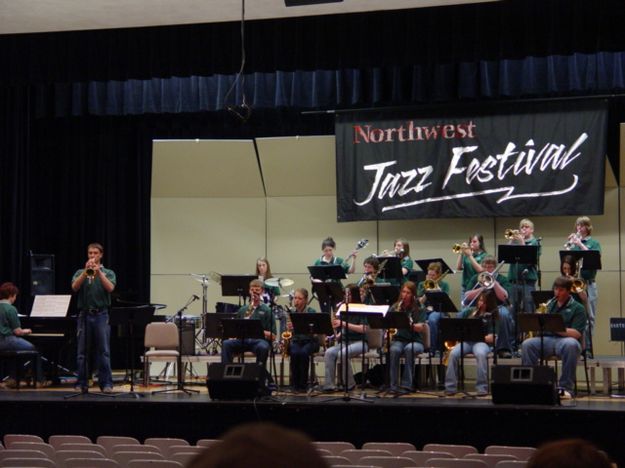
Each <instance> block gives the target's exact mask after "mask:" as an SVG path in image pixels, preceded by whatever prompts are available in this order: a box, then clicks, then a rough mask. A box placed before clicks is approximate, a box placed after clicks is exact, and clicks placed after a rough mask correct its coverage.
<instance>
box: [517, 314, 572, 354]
mask: <svg viewBox="0 0 625 468" xmlns="http://www.w3.org/2000/svg"><path fill="white" fill-rule="evenodd" d="M519 329H520V330H521V331H522V332H524V333H529V332H538V333H539V334H540V365H541V366H542V365H544V361H545V343H544V338H545V337H544V334H545V332H550V333H554V334H555V333H560V332H563V331H566V328H565V327H564V320H563V318H562V315H560V314H520V315H519Z"/></svg>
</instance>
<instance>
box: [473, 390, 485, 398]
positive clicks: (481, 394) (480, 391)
mask: <svg viewBox="0 0 625 468" xmlns="http://www.w3.org/2000/svg"><path fill="white" fill-rule="evenodd" d="M475 395H476V396H478V397H485V396H488V392H487V391H486V390H478V391H477V392H476V393H475Z"/></svg>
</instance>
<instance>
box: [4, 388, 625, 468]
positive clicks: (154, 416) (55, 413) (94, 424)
mask: <svg viewBox="0 0 625 468" xmlns="http://www.w3.org/2000/svg"><path fill="white" fill-rule="evenodd" d="M196 383H197V385H190V386H189V387H188V388H190V389H194V390H198V391H199V393H197V394H193V395H186V394H184V393H181V392H174V393H165V394H156V395H153V394H152V393H151V392H152V391H153V390H157V389H163V388H175V386H169V387H162V386H154V385H153V386H150V387H149V388H145V387H143V386H136V387H135V390H136V391H137V392H138V393H139V394H141V395H142V396H141V397H135V396H132V395H130V394H129V390H130V387H129V385H117V386H116V387H115V391H116V392H118V393H117V394H116V395H115V397H103V396H98V395H97V393H96V391H97V387H96V388H93V392H92V393H89V394H84V395H79V396H77V397H75V398H70V399H66V398H65V397H66V396H67V395H69V394H72V393H73V388H72V387H69V386H66V387H55V388H46V389H40V390H33V389H29V388H22V389H20V390H2V391H0V412H1V414H2V415H3V417H2V418H0V429H1V432H2V433H3V434H5V433H29V434H37V435H40V436H42V437H44V438H47V437H48V436H50V435H52V434H84V435H87V436H89V437H91V438H92V439H93V440H95V438H96V437H97V436H99V435H129V436H134V437H137V438H138V439H140V440H144V439H145V438H147V437H182V438H184V439H187V440H188V441H189V442H191V443H193V442H195V441H196V440H198V439H201V438H218V437H220V436H221V435H222V434H223V433H224V432H225V431H227V430H228V429H229V428H231V427H233V426H235V425H237V424H240V423H243V422H249V421H274V422H276V423H278V424H281V425H284V426H287V427H291V428H296V429H299V430H302V431H304V432H306V433H307V434H309V436H310V437H311V438H313V439H315V440H347V441H350V442H352V443H354V444H355V445H356V446H357V447H360V446H361V445H362V444H363V443H364V442H369V441H396V442H400V441H402V442H403V441H405V442H411V443H413V444H414V445H415V446H416V447H417V448H421V447H422V446H423V445H424V444H426V443H430V442H439V443H460V444H471V445H474V446H476V447H477V448H478V449H479V450H480V451H482V450H483V449H484V448H485V447H486V446H488V445H491V444H499V445H528V446H537V445H540V443H542V442H544V441H547V440H553V439H556V438H564V437H583V438H585V439H589V440H592V441H593V442H595V443H596V444H598V445H599V446H600V447H601V448H602V449H604V450H606V452H608V453H609V454H610V455H611V456H612V457H613V458H614V459H615V460H616V461H617V462H618V463H619V464H621V465H622V466H625V447H624V444H623V442H622V441H623V428H624V427H625V399H620V398H610V397H609V396H603V395H598V396H584V395H582V396H579V397H578V398H577V399H575V400H564V401H563V402H562V404H561V405H557V406H548V405H512V404H506V405H502V404H494V403H493V401H492V399H491V398H490V397H482V398H465V397H463V395H461V394H457V395H455V396H453V397H448V396H444V394H443V393H442V392H431V393H413V394H409V395H405V396H401V397H399V398H392V397H390V396H382V397H378V396H377V395H376V391H375V389H366V397H365V398H362V395H361V391H360V390H357V391H355V392H353V393H351V397H352V399H349V401H345V400H344V398H343V397H344V396H345V395H344V394H343V393H342V392H336V393H333V394H320V395H317V396H314V397H309V396H306V395H305V394H290V393H287V392H276V393H275V394H274V395H273V396H272V397H263V398H257V399H255V400H227V401H226V400H224V401H217V400H211V399H210V396H209V394H208V392H207V388H206V386H205V385H204V383H203V382H202V381H201V380H200V381H198V382H196ZM363 400H364V401H363Z"/></svg>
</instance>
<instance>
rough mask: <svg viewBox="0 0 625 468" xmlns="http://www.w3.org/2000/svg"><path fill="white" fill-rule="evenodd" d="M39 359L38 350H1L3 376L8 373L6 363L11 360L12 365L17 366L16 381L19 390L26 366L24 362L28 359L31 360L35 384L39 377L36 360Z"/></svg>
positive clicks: (0, 362)
mask: <svg viewBox="0 0 625 468" xmlns="http://www.w3.org/2000/svg"><path fill="white" fill-rule="evenodd" d="M37 359H39V352H38V351H0V367H1V368H2V376H3V377H4V376H5V375H6V364H8V363H9V362H11V365H12V366H15V383H16V388H17V389H18V390H19V388H20V381H21V379H22V370H23V368H24V364H25V363H26V362H27V361H29V360H30V361H32V362H31V364H30V365H31V369H32V372H33V386H34V385H35V382H36V381H37V378H38V377H39V376H38V375H36V373H37V366H36V360H37Z"/></svg>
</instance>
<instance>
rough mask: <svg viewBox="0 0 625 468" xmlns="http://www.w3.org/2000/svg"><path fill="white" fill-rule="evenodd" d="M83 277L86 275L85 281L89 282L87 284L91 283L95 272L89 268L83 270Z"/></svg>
mask: <svg viewBox="0 0 625 468" xmlns="http://www.w3.org/2000/svg"><path fill="white" fill-rule="evenodd" d="M85 275H87V281H89V284H91V283H93V280H94V279H95V270H94V269H93V268H91V267H88V268H87V269H86V270H85Z"/></svg>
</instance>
